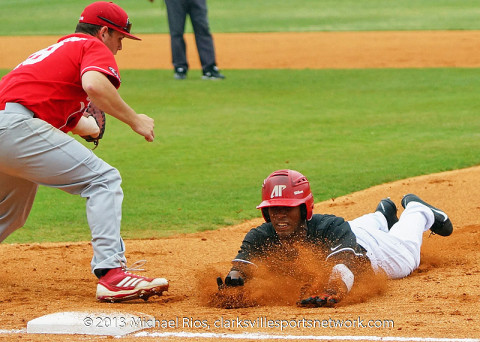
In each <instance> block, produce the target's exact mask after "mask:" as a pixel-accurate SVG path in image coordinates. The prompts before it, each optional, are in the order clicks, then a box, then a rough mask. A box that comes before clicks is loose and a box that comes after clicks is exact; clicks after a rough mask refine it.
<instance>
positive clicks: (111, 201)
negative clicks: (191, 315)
mask: <svg viewBox="0 0 480 342" xmlns="http://www.w3.org/2000/svg"><path fill="white" fill-rule="evenodd" d="M130 29H131V23H130V21H129V19H128V15H127V13H126V12H125V11H124V10H123V9H122V8H121V7H119V6H118V5H116V4H114V3H112V2H104V1H98V2H94V3H92V4H90V5H88V6H87V7H86V8H85V9H84V11H83V13H82V14H81V16H80V19H79V22H78V25H77V28H76V31H75V34H71V35H68V36H65V37H63V38H60V39H59V40H58V42H57V43H56V44H53V45H52V46H49V47H47V48H45V49H43V50H40V51H38V52H36V53H34V54H32V55H31V56H30V57H29V58H27V60H25V61H24V62H22V63H20V64H19V65H18V66H17V67H16V68H15V69H14V70H13V71H11V72H10V73H9V74H7V75H6V76H5V77H4V78H3V79H2V80H1V81H0V242H1V241H3V240H4V239H5V238H6V237H7V236H8V235H10V234H11V233H12V232H13V231H15V230H16V229H18V228H20V227H22V226H23V225H24V223H25V221H26V220H27V217H28V214H29V212H30V209H31V207H32V204H33V200H34V198H35V193H36V191H37V188H38V185H46V186H49V187H53V188H58V189H61V190H63V191H66V192H68V193H70V194H74V195H80V196H82V197H84V198H86V207H87V208H86V209H87V210H86V211H87V219H88V224H89V226H90V230H91V234H92V247H93V258H92V262H91V268H92V272H93V273H94V274H95V275H96V276H97V277H98V278H99V282H98V286H97V299H98V300H102V301H120V300H128V299H134V298H143V299H145V300H146V299H148V298H149V297H150V296H152V295H160V294H162V292H163V291H165V290H167V289H168V282H167V280H166V279H163V278H153V279H152V278H147V277H141V276H138V275H135V274H131V273H129V272H128V270H129V269H127V267H126V259H125V256H124V253H125V247H124V243H123V240H122V238H121V237H120V221H121V217H122V200H123V192H122V188H121V186H120V185H121V177H120V174H119V172H118V171H117V170H116V169H115V168H114V167H112V166H110V165H108V164H107V163H106V162H104V161H103V160H102V159H100V158H98V157H97V156H96V155H95V154H93V152H92V151H91V150H89V149H88V148H86V147H84V146H83V145H82V144H81V143H79V142H78V141H76V140H75V139H74V138H73V137H71V136H69V135H67V134H66V133H67V132H72V133H74V134H78V135H80V136H82V137H85V138H86V139H87V140H91V139H98V138H99V136H100V135H101V134H103V129H104V123H105V121H104V120H103V119H102V118H101V116H102V115H104V114H103V112H107V113H108V114H110V115H111V116H113V117H115V118H117V119H118V120H120V121H122V122H124V123H126V124H127V125H129V126H130V127H131V129H132V130H133V131H134V132H136V133H138V134H140V135H141V136H143V137H145V139H146V140H147V141H149V142H151V141H153V139H154V121H153V119H152V118H150V117H148V116H147V115H145V114H137V113H136V112H135V110H134V109H132V108H131V107H130V106H128V105H127V103H125V101H123V99H122V98H121V97H120V95H119V93H118V92H117V89H118V87H119V86H120V74H119V71H118V67H117V64H116V62H115V58H114V55H115V54H116V53H117V52H118V51H119V50H121V49H122V40H123V39H124V38H129V39H136V40H140V39H139V38H137V37H135V36H134V35H132V34H131V33H130ZM95 107H96V109H95V110H92V108H95ZM87 108H88V110H87V111H86V109H87ZM99 124H100V126H101V127H99Z"/></svg>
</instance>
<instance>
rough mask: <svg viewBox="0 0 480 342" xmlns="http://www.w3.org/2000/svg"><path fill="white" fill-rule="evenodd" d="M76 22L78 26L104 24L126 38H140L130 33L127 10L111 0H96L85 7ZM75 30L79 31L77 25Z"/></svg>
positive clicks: (130, 25)
mask: <svg viewBox="0 0 480 342" xmlns="http://www.w3.org/2000/svg"><path fill="white" fill-rule="evenodd" d="M78 23H79V25H80V26H81V25H82V24H90V25H95V26H98V27H103V26H106V27H108V28H109V29H112V30H114V31H117V32H120V33H122V34H123V35H125V37H126V38H130V39H136V40H141V39H140V38H138V37H136V36H134V35H133V34H131V33H130V29H131V27H132V23H131V22H130V20H129V19H128V15H127V12H125V11H124V10H123V8H121V7H120V6H118V5H116V4H114V3H113V2H111V1H97V2H94V3H92V4H90V5H88V6H87V7H85V9H84V10H83V12H82V14H81V15H80V19H79V20H78ZM76 32H79V26H77V30H76ZM93 35H94V34H93Z"/></svg>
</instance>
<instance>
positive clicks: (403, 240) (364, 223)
mask: <svg viewBox="0 0 480 342" xmlns="http://www.w3.org/2000/svg"><path fill="white" fill-rule="evenodd" d="M434 221H435V218H434V215H433V212H432V210H431V209H430V208H428V207H427V206H425V205H423V204H421V203H417V202H410V203H409V204H408V205H407V207H406V208H405V210H404V211H403V213H402V215H401V216H400V218H399V221H398V222H397V223H395V224H394V225H393V226H392V228H391V229H390V231H389V230H388V227H387V220H386V218H385V216H383V214H382V213H380V212H375V213H371V214H366V215H363V216H361V217H359V218H356V219H354V220H352V221H349V224H350V228H351V229H352V231H353V233H354V234H355V235H356V237H357V243H358V244H359V245H360V246H362V247H363V248H365V249H366V250H367V256H368V258H369V259H370V261H371V263H372V267H373V269H374V270H375V271H379V270H380V269H381V270H383V271H384V272H385V273H386V274H387V276H388V277H389V278H392V279H397V278H403V277H406V276H408V275H409V274H410V273H412V272H413V271H414V270H415V269H416V268H417V267H418V266H419V265H420V248H421V246H422V239H423V233H424V232H425V231H427V230H428V229H430V227H431V226H432V225H433V223H434Z"/></svg>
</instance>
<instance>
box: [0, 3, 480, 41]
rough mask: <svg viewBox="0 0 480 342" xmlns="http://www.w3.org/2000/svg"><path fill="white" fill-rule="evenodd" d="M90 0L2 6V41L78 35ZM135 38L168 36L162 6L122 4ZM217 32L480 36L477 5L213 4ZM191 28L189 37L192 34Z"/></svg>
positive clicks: (212, 19)
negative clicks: (405, 32)
mask: <svg viewBox="0 0 480 342" xmlns="http://www.w3.org/2000/svg"><path fill="white" fill-rule="evenodd" d="M91 2H92V1H91V0H1V1H0V22H1V23H2V27H1V29H0V35H50V34H51V35H62V34H68V33H71V32H73V30H74V28H75V25H76V23H77V21H78V17H79V16H80V13H81V12H82V10H83V8H84V7H85V6H86V5H88V4H89V3H91ZM116 3H118V4H119V5H120V6H122V7H123V8H124V9H125V10H126V11H127V13H128V14H129V16H130V19H131V20H132V22H133V23H134V25H133V31H132V32H134V33H167V32H168V25H167V20H166V13H165V12H166V11H165V5H164V3H163V1H162V0H155V1H154V3H150V2H149V1H147V0H138V1H132V0H117V1H116ZM208 7H209V19H210V25H211V29H212V31H213V32H285V31H291V32H299V31H371V30H478V29H480V21H479V20H478V18H479V17H480V3H479V2H478V0H420V1H419V0H340V1H339V0H260V1H259V0H208ZM191 31H192V30H191V24H190V22H189V21H188V22H187V32H191Z"/></svg>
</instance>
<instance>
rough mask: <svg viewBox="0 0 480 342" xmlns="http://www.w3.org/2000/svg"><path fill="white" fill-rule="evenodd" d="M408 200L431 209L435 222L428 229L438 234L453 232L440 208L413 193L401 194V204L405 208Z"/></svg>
mask: <svg viewBox="0 0 480 342" xmlns="http://www.w3.org/2000/svg"><path fill="white" fill-rule="evenodd" d="M410 202H417V203H421V204H423V205H426V206H427V207H429V208H430V209H431V210H432V211H433V215H434V216H435V222H434V223H433V225H432V226H431V227H430V230H431V231H432V233H434V234H438V235H441V236H449V235H450V234H452V232H453V225H452V222H451V221H450V219H449V218H448V216H447V214H445V212H443V211H442V210H440V209H438V208H435V207H434V206H432V205H430V204H428V203H427V202H424V201H422V200H421V199H420V198H419V197H418V196H416V195H414V194H408V195H405V196H403V198H402V206H403V207H404V208H405V207H406V206H407V204H408V203H410Z"/></svg>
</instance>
